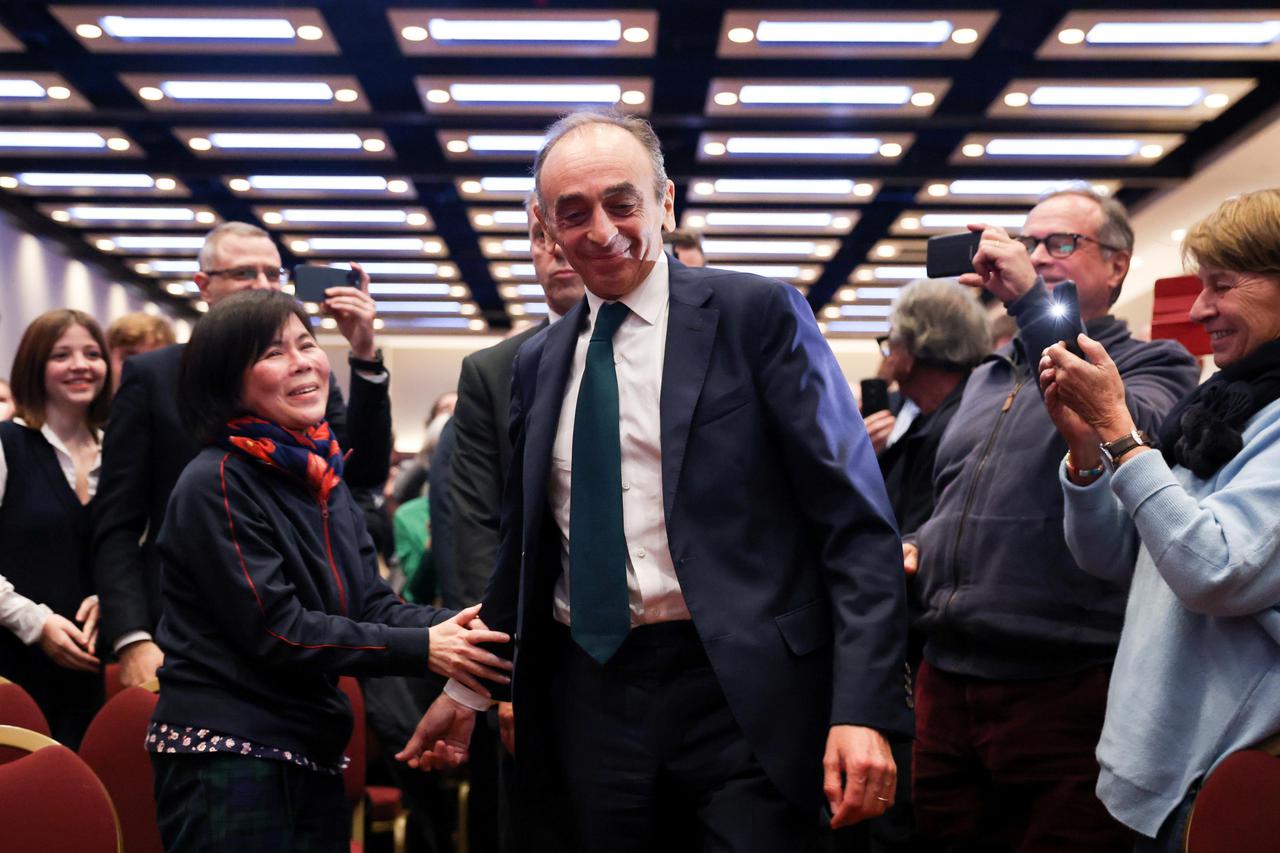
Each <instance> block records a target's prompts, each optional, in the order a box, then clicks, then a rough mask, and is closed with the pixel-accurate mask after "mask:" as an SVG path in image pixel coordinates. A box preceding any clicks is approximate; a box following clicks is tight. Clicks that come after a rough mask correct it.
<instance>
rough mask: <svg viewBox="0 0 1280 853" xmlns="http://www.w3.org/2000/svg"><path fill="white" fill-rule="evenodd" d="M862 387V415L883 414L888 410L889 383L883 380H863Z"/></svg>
mask: <svg viewBox="0 0 1280 853" xmlns="http://www.w3.org/2000/svg"><path fill="white" fill-rule="evenodd" d="M860 384H861V385H862V414H863V416H866V415H869V414H871V413H872V412H883V411H884V410H885V409H887V408H889V383H888V382H885V381H884V380H883V379H864V380H862V382H861V383H860Z"/></svg>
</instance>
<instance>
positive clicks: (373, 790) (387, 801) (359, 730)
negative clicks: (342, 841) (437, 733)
mask: <svg viewBox="0 0 1280 853" xmlns="http://www.w3.org/2000/svg"><path fill="white" fill-rule="evenodd" d="M338 686H339V687H341V688H342V692H343V693H345V694H347V700H348V701H349V702H350V703H351V716H352V725H351V740H350V741H348V743H347V756H348V757H349V758H350V759H351V763H350V764H349V765H347V769H346V770H345V771H344V772H343V774H342V781H343V783H344V784H345V785H346V789H347V802H348V803H350V805H351V849H352V851H357V850H363V849H364V831H365V822H366V821H367V822H368V824H369V829H370V830H371V831H373V832H387V831H390V832H391V838H392V845H393V847H394V848H395V853H404V849H405V838H406V832H407V829H408V824H409V813H408V812H407V811H406V810H405V808H404V805H403V804H402V803H401V801H400V789H399V788H395V787H392V786H390V785H366V784H365V765H366V761H367V758H368V750H367V741H366V731H365V717H364V691H362V690H361V689H360V682H359V681H357V680H356V679H354V678H352V677H350V676H346V675H344V676H343V677H342V678H340V679H338Z"/></svg>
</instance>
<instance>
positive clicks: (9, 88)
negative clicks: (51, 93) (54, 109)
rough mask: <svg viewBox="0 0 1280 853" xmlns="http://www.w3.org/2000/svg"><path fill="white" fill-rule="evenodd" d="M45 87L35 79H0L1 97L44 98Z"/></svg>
mask: <svg viewBox="0 0 1280 853" xmlns="http://www.w3.org/2000/svg"><path fill="white" fill-rule="evenodd" d="M45 94H46V93H45V88H44V86H41V85H40V84H39V83H37V82H36V81H35V80H21V79H19V80H0V98H43V97H44V96H45Z"/></svg>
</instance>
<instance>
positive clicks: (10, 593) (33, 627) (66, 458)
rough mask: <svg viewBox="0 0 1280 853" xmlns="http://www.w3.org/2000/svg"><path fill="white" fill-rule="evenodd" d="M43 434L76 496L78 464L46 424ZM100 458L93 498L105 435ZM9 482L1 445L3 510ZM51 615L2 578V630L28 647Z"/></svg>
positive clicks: (91, 481) (93, 473) (91, 474)
mask: <svg viewBox="0 0 1280 853" xmlns="http://www.w3.org/2000/svg"><path fill="white" fill-rule="evenodd" d="M14 421H15V422H16V423H22V419H21V418H14ZM40 434H41V435H42V436H44V440H45V441H47V442H49V445H50V446H51V447H52V448H53V454H54V456H56V457H57V458H58V466H59V467H60V468H61V469H62V475H63V476H64V477H66V478H67V485H69V486H70V487H71V490H72V491H73V492H74V491H75V488H76V461H75V459H73V458H72V456H71V453H70V452H69V451H68V450H67V446H66V445H65V444H63V443H62V439H60V438H58V436H57V434H56V433H54V431H53V430H52V429H50V428H49V425H48V424H45V425H44V426H43V427H41V428H40ZM97 438H98V455H97V456H96V457H95V458H94V460H93V465H92V466H91V467H90V468H89V497H93V495H94V494H96V493H97V491H98V473H99V472H100V471H101V470H102V434H101V433H99V434H98V436H97ZM8 482H9V463H8V461H7V460H6V459H5V456H4V445H3V444H0V506H4V493H5V487H6V485H7V483H8ZM51 612H52V611H50V610H49V608H48V606H47V605H44V604H39V603H37V602H34V601H32V600H31V599H29V598H27V597H26V596H24V595H22V594H21V593H19V592H17V591H16V590H15V589H14V588H13V584H12V583H10V582H9V579H8V578H6V577H5V576H4V575H0V627H3V628H6V629H8V630H10V631H12V632H13V633H14V634H16V635H17V636H18V639H19V640H21V641H22V642H23V643H25V644H27V645H28V646H29V645H31V644H32V643H34V642H35V641H36V640H38V639H40V630H41V629H42V628H43V627H44V620H45V619H47V618H48V617H49V614H50V613H51Z"/></svg>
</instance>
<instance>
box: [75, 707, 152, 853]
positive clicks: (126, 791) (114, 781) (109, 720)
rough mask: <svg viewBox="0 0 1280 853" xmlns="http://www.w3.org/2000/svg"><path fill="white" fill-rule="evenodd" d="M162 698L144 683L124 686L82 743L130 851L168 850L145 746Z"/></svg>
mask: <svg viewBox="0 0 1280 853" xmlns="http://www.w3.org/2000/svg"><path fill="white" fill-rule="evenodd" d="M158 699H159V697H157V696H156V694H155V692H154V691H152V690H147V689H146V688H143V687H128V688H125V689H123V690H121V691H120V692H118V693H117V694H116V695H115V696H113V697H112V698H111V699H110V700H109V701H108V702H107V704H105V705H103V706H102V708H101V709H100V710H99V711H98V713H97V714H96V715H95V716H94V718H93V721H92V722H91V723H89V728H88V729H87V730H86V731H85V733H84V740H83V741H82V742H81V744H80V757H81V758H83V759H84V761H85V763H86V764H88V765H89V766H90V767H91V768H93V771H94V772H95V773H97V774H98V778H99V779H101V780H102V784H103V785H104V786H105V787H106V789H107V793H109V794H110V795H111V801H112V802H113V803H114V804H115V807H116V812H117V814H118V815H119V817H120V829H121V832H122V833H123V835H124V844H125V849H126V850H128V851H129V853H164V845H163V843H161V841H160V829H159V827H158V826H157V824H156V802H155V794H154V792H153V786H154V779H153V777H152V772H151V758H150V756H149V755H148V754H147V751H146V748H145V747H144V745H143V742H144V741H145V740H146V735H147V724H148V723H149V722H150V720H151V712H152V711H154V710H155V707H156V702H157V701H158Z"/></svg>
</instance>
